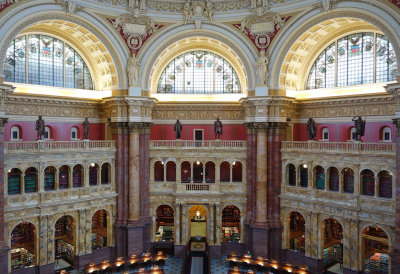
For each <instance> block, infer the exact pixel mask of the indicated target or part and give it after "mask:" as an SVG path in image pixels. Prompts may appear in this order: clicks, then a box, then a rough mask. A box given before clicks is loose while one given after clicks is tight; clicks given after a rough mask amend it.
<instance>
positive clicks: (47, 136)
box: [44, 127, 51, 140]
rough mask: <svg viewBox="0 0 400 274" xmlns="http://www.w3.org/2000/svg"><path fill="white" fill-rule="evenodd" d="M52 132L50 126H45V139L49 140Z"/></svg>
mask: <svg viewBox="0 0 400 274" xmlns="http://www.w3.org/2000/svg"><path fill="white" fill-rule="evenodd" d="M50 132H51V130H50V128H49V127H45V128H44V139H45V140H49V139H50V136H51V135H50Z"/></svg>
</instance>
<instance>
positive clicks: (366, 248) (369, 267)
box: [361, 226, 389, 273]
mask: <svg viewBox="0 0 400 274" xmlns="http://www.w3.org/2000/svg"><path fill="white" fill-rule="evenodd" d="M361 247H362V249H361V252H362V253H361V254H362V262H363V266H364V267H363V270H364V271H366V272H374V273H389V238H388V235H387V234H386V232H385V231H383V230H382V229H380V228H379V227H373V226H369V227H367V228H366V229H364V231H363V232H362V244H361Z"/></svg>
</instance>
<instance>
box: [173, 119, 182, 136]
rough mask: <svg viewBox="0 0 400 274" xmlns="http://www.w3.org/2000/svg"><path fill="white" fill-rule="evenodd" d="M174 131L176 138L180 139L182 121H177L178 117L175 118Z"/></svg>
mask: <svg viewBox="0 0 400 274" xmlns="http://www.w3.org/2000/svg"><path fill="white" fill-rule="evenodd" d="M174 131H175V137H176V139H181V133H182V123H181V122H179V119H177V120H176V123H175V125H174Z"/></svg>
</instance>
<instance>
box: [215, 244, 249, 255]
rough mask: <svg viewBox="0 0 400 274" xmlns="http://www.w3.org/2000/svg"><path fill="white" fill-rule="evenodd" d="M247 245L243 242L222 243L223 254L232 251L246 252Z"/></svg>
mask: <svg viewBox="0 0 400 274" xmlns="http://www.w3.org/2000/svg"><path fill="white" fill-rule="evenodd" d="M246 251H247V250H246V245H245V244H243V243H222V244H221V256H224V255H225V256H226V255H229V254H231V253H232V252H236V253H237V254H239V255H240V254H244V253H246Z"/></svg>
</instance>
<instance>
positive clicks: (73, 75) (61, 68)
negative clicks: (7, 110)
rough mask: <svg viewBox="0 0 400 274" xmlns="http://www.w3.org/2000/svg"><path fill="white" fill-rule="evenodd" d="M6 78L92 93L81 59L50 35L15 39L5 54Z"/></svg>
mask: <svg viewBox="0 0 400 274" xmlns="http://www.w3.org/2000/svg"><path fill="white" fill-rule="evenodd" d="M4 74H5V81H7V82H16V83H28V84H34V85H45V86H54V87H65V88H78V89H93V83H92V77H91V75H90V72H89V69H88V66H87V65H86V63H85V61H84V60H83V59H82V57H81V56H80V55H79V54H78V53H77V52H76V51H75V50H74V49H73V48H72V47H71V46H69V45H68V44H66V43H64V42H63V41H61V40H59V39H57V38H54V37H51V36H48V35H42V34H29V35H24V36H20V37H18V38H16V39H14V40H13V41H12V43H11V45H10V47H9V48H8V49H7V52H6V58H5V60H4Z"/></svg>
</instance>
